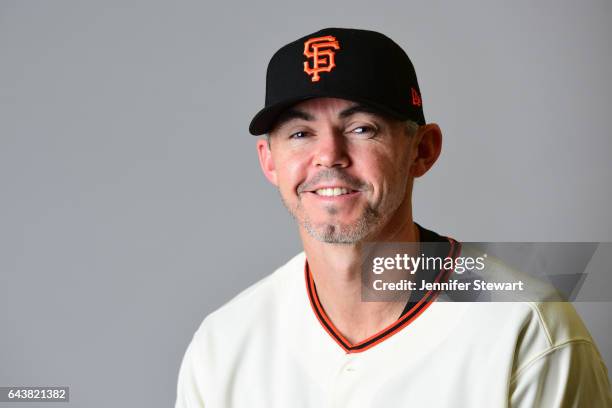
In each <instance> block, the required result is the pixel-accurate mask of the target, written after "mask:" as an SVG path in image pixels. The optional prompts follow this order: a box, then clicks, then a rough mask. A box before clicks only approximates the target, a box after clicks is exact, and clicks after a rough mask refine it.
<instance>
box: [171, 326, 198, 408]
mask: <svg viewBox="0 0 612 408" xmlns="http://www.w3.org/2000/svg"><path fill="white" fill-rule="evenodd" d="M197 336H198V333H196V335H195V336H194V337H193V339H192V340H191V343H190V344H189V346H188V347H187V351H186V352H185V356H184V357H183V361H182V363H181V368H180V370H179V375H178V382H177V387H176V403H175V405H174V407H175V408H204V406H205V405H204V396H203V392H202V387H201V384H202V381H201V380H202V378H201V371H200V370H201V366H200V364H199V363H200V362H201V355H200V353H199V352H198V347H197Z"/></svg>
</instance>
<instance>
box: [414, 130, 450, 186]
mask: <svg viewBox="0 0 612 408" xmlns="http://www.w3.org/2000/svg"><path fill="white" fill-rule="evenodd" d="M415 137H416V139H415V141H416V143H417V145H416V146H415V148H414V152H413V157H414V162H413V163H412V167H411V168H410V172H411V174H412V175H413V176H414V177H421V176H422V175H423V174H425V173H427V171H428V170H429V169H430V168H431V167H432V166H433V165H434V163H435V162H436V160H438V157H439V156H440V152H441V151H442V131H441V130H440V127H439V126H438V125H437V124H435V123H428V124H427V125H424V126H421V127H420V128H419V131H418V133H417V134H416V135H415Z"/></svg>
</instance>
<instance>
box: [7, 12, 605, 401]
mask: <svg viewBox="0 0 612 408" xmlns="http://www.w3.org/2000/svg"><path fill="white" fill-rule="evenodd" d="M458 3H459V2H452V1H449V2H440V1H431V0H430V1H423V2H407V1H405V2H397V3H391V2H371V1H368V2H365V1H333V2H330V1H319V0H311V1H301V2H295V3H289V2H285V1H277V2H266V1H259V2H251V3H247V2H241V3H238V2H232V1H225V2H223V3H221V4H212V3H210V2H203V1H200V2H196V1H193V2H141V3H136V2H124V1H98V2H84V1H83V2H82V1H73V2H67V1H39V2H34V1H1V2H0V194H1V196H0V197H1V199H0V330H1V333H2V335H1V336H0V385H4V386H9V385H68V386H70V387H71V404H72V405H73V406H79V407H108V406H130V407H135V406H147V407H164V406H165V407H167V406H170V405H172V404H173V402H174V398H175V384H176V376H177V371H178V367H179V364H180V360H181V358H182V355H183V352H184V350H185V347H186V346H187V344H188V342H189V340H190V338H191V336H192V334H193V332H194V331H195V329H196V328H197V326H198V325H199V323H200V322H201V320H202V319H203V318H204V316H205V315H206V314H208V313H209V312H211V311H212V310H214V309H215V308H217V307H218V306H220V305H221V304H223V303H224V302H226V301H227V300H228V299H230V298H231V297H232V296H233V295H235V294H236V293H238V292H239V291H240V290H242V289H243V288H245V287H246V286H248V285H249V284H251V283H253V282H255V281H256V280H258V279H260V278H261V277H263V276H265V275H266V274H268V273H270V272H271V271H272V270H273V269H274V268H275V267H277V266H278V265H280V264H281V263H282V262H284V261H285V260H286V259H288V258H289V257H290V256H292V255H293V254H294V253H296V252H297V251H299V250H300V242H299V240H298V237H297V233H296V229H295V226H294V224H293V221H292V220H291V218H290V217H289V216H288V215H287V214H286V212H285V210H284V208H283V207H282V205H281V203H280V200H279V199H278V195H277V193H276V191H275V190H274V189H273V188H272V187H271V186H270V185H268V184H267V182H266V181H265V179H264V177H263V176H262V175H261V173H260V171H259V168H258V162H257V158H256V154H255V148H254V145H255V138H254V137H252V136H249V135H248V133H247V126H248V123H249V120H250V118H251V116H252V114H254V113H255V111H256V110H258V109H259V108H260V107H261V105H262V104H263V96H264V75H265V68H266V64H267V61H268V59H269V58H270V57H271V55H272V53H273V52H274V51H275V50H276V49H277V48H278V47H280V46H281V45H283V44H285V43H286V42H288V41H291V40H293V39H295V38H298V37H299V36H302V35H305V34H308V33H310V32H313V31H315V30H318V29H320V28H323V27H326V26H343V27H360V28H370V29H375V30H379V31H382V32H384V33H386V34H387V35H389V36H390V37H392V38H393V39H395V40H396V41H397V42H398V43H399V44H400V45H401V46H402V47H404V48H405V49H406V50H407V52H408V53H409V54H410V55H411V57H412V59H413V61H414V63H415V65H416V69H417V72H418V74H419V80H420V84H421V89H422V91H423V100H424V107H425V113H426V117H427V119H428V120H429V121H435V122H437V123H439V124H440V126H441V128H442V129H443V132H444V135H445V139H444V143H445V145H444V151H443V154H442V156H441V157H440V160H439V162H438V164H437V165H436V166H435V168H433V169H432V171H431V172H430V173H429V174H427V175H426V176H425V177H424V178H423V179H421V180H419V181H418V183H417V186H416V191H415V197H416V198H415V211H414V213H415V219H416V220H417V221H419V222H420V223H421V224H422V225H424V226H426V227H428V228H431V229H433V230H435V231H438V232H440V233H443V234H448V235H451V236H453V237H455V238H457V239H460V240H465V241H488V240H492V241H612V216H611V215H610V210H609V209H610V208H612V183H611V182H610V175H611V174H612V164H611V163H612V161H610V160H609V157H610V153H611V152H612V149H611V147H612V142H611V138H610V131H609V125H610V113H611V109H610V108H611V107H612V100H611V98H612V92H611V91H612V89H611V88H612V81H611V80H610V72H612V55H611V54H612V52H611V48H610V40H611V39H612V26H611V25H610V24H609V22H610V21H611V20H612V7H611V2H610V1H582V2H576V1H538V2H536V1H517V2H512V3H510V2H491V1H484V0H483V1H480V2H461V4H458ZM459 179H460V180H463V181H462V182H460V183H459V182H457V180H459ZM466 180H467V181H469V182H466ZM577 307H578V309H579V310H580V312H581V313H582V315H583V317H584V319H585V321H586V323H587V325H588V327H589V329H590V330H591V332H592V333H593V335H594V336H595V338H596V340H597V341H598V344H599V347H600V349H601V351H602V353H603V355H604V357H605V359H606V361H607V364H608V366H609V367H612V364H611V363H612V343H611V341H610V340H609V339H608V338H609V336H610V329H609V326H608V325H609V317H608V316H609V315H610V312H611V311H612V307H611V306H610V303H596V304H595V303H583V304H579V305H577ZM41 405H42V406H46V405H44V404H41ZM19 406H22V407H26V406H28V404H21V405H19ZM30 406H36V404H30Z"/></svg>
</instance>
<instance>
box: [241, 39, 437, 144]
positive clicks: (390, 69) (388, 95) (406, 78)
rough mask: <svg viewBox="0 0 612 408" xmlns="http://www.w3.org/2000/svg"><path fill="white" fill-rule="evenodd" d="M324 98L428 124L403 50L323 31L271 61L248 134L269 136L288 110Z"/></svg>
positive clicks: (382, 41) (293, 44)
mask: <svg viewBox="0 0 612 408" xmlns="http://www.w3.org/2000/svg"><path fill="white" fill-rule="evenodd" d="M324 97H329V98H342V99H348V100H351V101H355V102H357V103H361V104H364V105H368V106H370V107H372V108H374V109H376V110H378V111H380V112H381V113H383V114H387V115H388V116H391V117H393V118H396V119H399V120H409V119H410V120H413V121H415V122H416V123H418V124H419V125H424V124H425V117H424V115H423V106H422V101H421V92H420V89H419V84H418V82H417V77H416V72H415V70H414V67H413V65H412V62H411V61H410V59H409V58H408V55H406V53H405V52H404V50H403V49H402V48H401V47H400V46H399V45H397V44H396V43H395V42H394V41H393V40H391V39H390V38H389V37H387V36H386V35H384V34H381V33H378V32H375V31H369V30H359V29H350V28H325V29H323V30H319V31H317V32H314V33H312V34H309V35H306V36H304V37H302V38H300V39H298V40H295V41H293V42H291V43H289V44H287V45H285V46H283V47H282V48H281V49H279V50H278V51H277V52H276V53H275V54H274V55H273V56H272V58H271V59H270V62H269V63H268V69H267V73H266V100H265V107H264V108H263V109H261V110H260V111H259V112H257V114H256V115H255V116H254V117H253V119H252V121H251V124H250V126H249V132H250V133H251V134H253V135H262V134H264V133H268V132H269V131H270V130H272V128H273V126H274V124H275V122H276V119H277V118H278V117H279V115H280V114H281V113H282V112H283V111H284V110H285V109H287V108H289V107H291V106H292V105H295V104H296V103H299V102H301V101H304V100H307V99H312V98H324Z"/></svg>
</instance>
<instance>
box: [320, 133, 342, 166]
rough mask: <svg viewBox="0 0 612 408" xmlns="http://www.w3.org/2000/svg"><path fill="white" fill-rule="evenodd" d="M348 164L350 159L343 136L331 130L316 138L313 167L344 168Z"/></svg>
mask: <svg viewBox="0 0 612 408" xmlns="http://www.w3.org/2000/svg"><path fill="white" fill-rule="evenodd" d="M349 164H350V159H349V155H348V151H347V146H346V141H345V140H344V137H343V135H342V134H341V133H340V132H337V131H335V130H333V129H330V130H329V131H326V132H325V133H324V134H320V135H319V137H318V138H317V145H316V150H315V156H314V165H315V166H317V167H319V166H322V167H342V168H344V167H347V166H348V165H349Z"/></svg>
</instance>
